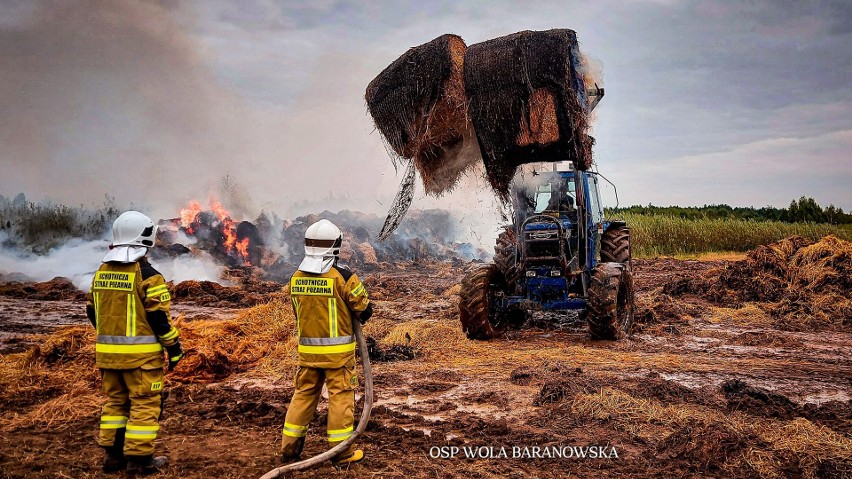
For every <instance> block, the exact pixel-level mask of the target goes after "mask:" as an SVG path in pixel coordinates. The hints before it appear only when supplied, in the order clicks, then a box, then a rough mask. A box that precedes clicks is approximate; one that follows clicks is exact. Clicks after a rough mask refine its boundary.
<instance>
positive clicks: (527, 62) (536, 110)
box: [464, 29, 593, 199]
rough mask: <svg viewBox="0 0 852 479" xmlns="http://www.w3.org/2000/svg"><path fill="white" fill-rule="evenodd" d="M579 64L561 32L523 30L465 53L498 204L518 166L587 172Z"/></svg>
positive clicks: (476, 122)
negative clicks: (542, 164)
mask: <svg viewBox="0 0 852 479" xmlns="http://www.w3.org/2000/svg"><path fill="white" fill-rule="evenodd" d="M579 61H580V59H579V51H578V47H577V37H576V34H575V33H574V32H573V31H572V30H565V29H556V30H547V31H523V32H519V33H515V34H512V35H508V36H505V37H500V38H495V39H493V40H488V41H486V42H482V43H477V44H475V45H471V46H470V47H469V48H468V51H467V54H466V55H465V64H464V77H465V78H464V79H465V90H466V92H467V96H468V99H469V103H468V105H469V106H468V113H469V115H470V118H471V121H472V123H473V126H474V130H475V131H476V136H477V139H478V141H479V146H480V152H481V154H482V159H483V162H484V163H485V169H486V173H487V175H488V179H489V181H490V182H491V186H492V187H493V188H494V190H495V191H496V192H497V193H498V194H499V195H500V196H501V197H502V198H504V199H506V198H507V196H508V188H509V183H510V182H511V180H512V178H513V176H514V173H515V170H516V168H517V167H518V166H519V165H521V164H524V163H530V162H535V161H569V160H570V161H572V162H574V164H575V165H576V166H577V167H578V168H579V169H587V168H588V167H590V166H591V162H592V142H593V141H592V139H591V137H589V136H588V135H587V134H586V133H587V130H588V126H589V125H588V118H587V112H586V110H585V107H584V106H582V101H583V98H584V97H585V87H584V86H583V80H582V75H581V73H580V71H579V66H580V65H579ZM578 94H579V95H581V96H580V97H578Z"/></svg>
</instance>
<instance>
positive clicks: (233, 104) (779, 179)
mask: <svg viewBox="0 0 852 479" xmlns="http://www.w3.org/2000/svg"><path fill="white" fill-rule="evenodd" d="M549 28H571V29H574V30H576V31H577V34H578V38H579V40H580V44H581V49H582V50H583V51H584V52H585V53H586V54H588V55H590V56H592V57H594V58H596V59H597V60H598V61H599V62H600V63H601V64H602V65H603V76H604V86H605V87H606V92H607V94H606V98H604V100H603V101H602V102H601V104H600V105H599V107H598V110H597V115H596V120H595V125H594V136H595V137H596V139H597V146H596V149H595V158H596V161H597V163H598V166H599V169H600V171H601V172H602V173H603V174H605V175H606V176H607V177H608V178H609V179H610V180H612V181H613V182H614V183H615V184H616V185H618V188H619V190H618V192H619V197H620V200H621V203H622V204H648V203H653V204H656V205H671V204H678V205H702V204H714V203H728V204H731V205H737V206H747V205H754V206H763V205H774V206H786V205H787V204H788V203H789V202H790V200H791V199H793V198H797V197H799V196H801V195H806V196H812V197H814V198H815V199H816V200H817V201H818V202H820V203H821V204H824V205H827V204H829V203H833V204H835V205H837V206H840V207H842V208H844V210H852V192H850V191H852V189H850V184H852V158H850V156H851V155H850V152H852V81H850V79H852V3H850V2H848V1H842V0H841V1H820V2H816V1H814V2H808V1H770V0H767V1H749V2H733V1H722V0H713V1H711V0H706V1H677V0H649V1H638V0H637V1H621V2H619V1H607V0H604V1H597V2H589V1H584V2H579V1H576V2H575V1H553V2H501V1H495V0H491V1H481V2H462V1H458V2H456V1H447V2H440V1H434V2H433V1H428V2H425V1H412V2H385V1H371V2H344V1H339V2H338V1H325V0H321V1H312V2H288V1H276V0H256V1H250V0H245V1H239V2H237V1H224V0H215V1H210V0H207V1H201V0H198V1H196V2H183V1H173V0H163V1H160V2H140V1H123V0H111V1H82V0H57V1H54V2H33V1H30V0H22V1H16V0H0V166H1V167H2V169H0V194H4V195H6V196H9V195H13V194H15V193H17V192H18V191H24V192H25V193H27V195H28V196H29V197H30V198H42V197H46V198H51V199H53V200H56V201H62V202H66V203H67V202H72V203H73V202H92V201H95V202H97V201H100V200H101V199H102V198H103V196H104V195H105V194H106V195H110V196H113V197H115V198H116V200H117V201H118V202H119V203H120V204H127V203H133V204H135V205H145V206H147V207H150V208H152V209H153V210H155V211H156V212H157V213H158V214H160V215H161V216H167V215H168V214H169V212H168V211H169V210H170V209H172V210H173V209H174V208H175V205H176V204H180V203H182V202H184V201H186V200H188V199H190V198H204V197H206V196H207V195H208V194H209V193H210V192H211V191H214V190H215V189H216V188H217V186H216V185H218V184H219V181H220V179H221V178H222V177H223V176H224V175H229V176H230V177H231V178H232V179H233V181H234V182H235V183H236V184H237V185H239V186H240V188H241V190H242V191H243V192H244V193H243V195H242V196H243V197H244V198H247V205H248V206H247V207H248V208H249V210H251V209H260V208H264V207H265V208H271V209H275V210H276V211H280V212H285V214H286V212H287V211H294V210H298V209H299V208H302V209H306V208H307V209H310V208H324V207H331V208H337V209H341V208H348V209H356V210H362V211H371V212H376V213H382V212H384V211H385V209H386V207H387V205H388V203H389V201H390V199H391V198H392V197H393V194H394V192H395V190H396V186H397V184H398V181H399V179H400V177H399V176H398V175H397V173H396V172H395V170H394V168H393V166H392V165H391V161H390V159H389V157H388V155H387V153H386V152H385V149H384V147H383V145H382V142H381V139H380V137H379V135H378V133H377V132H375V131H374V130H373V127H372V122H371V120H370V118H369V117H368V115H367V114H366V108H365V106H364V100H363V94H364V90H365V88H366V85H367V83H368V82H369V81H370V80H371V79H372V78H373V77H374V76H375V75H376V74H377V73H378V72H380V71H381V70H382V69H383V68H384V67H385V66H387V65H388V64H389V63H390V62H392V61H393V60H394V59H395V58H396V57H398V56H399V55H400V54H402V53H403V52H404V51H405V50H406V49H407V48H409V47H411V46H415V45H418V44H421V43H424V42H426V41H429V40H431V39H432V38H434V37H436V36H438V35H440V34H443V33H455V34H458V35H460V36H462V37H463V38H464V39H465V41H466V42H467V43H468V44H472V43H476V42H480V41H483V40H486V39H489V38H494V37H497V36H501V35H506V34H509V33H513V32H516V31H519V30H526V29H530V30H543V29H549ZM400 173H401V172H400ZM470 182H471V185H472V186H474V187H475V186H477V185H481V184H482V183H481V182H480V180H478V179H477V178H475V177H473V178H471V180H470ZM475 191H476V189H475V188H464V189H463V191H461V192H459V193H457V194H451V195H448V196H446V197H444V198H442V199H440V200H438V201H435V200H432V199H429V198H425V197H423V196H422V195H419V197H418V198H417V199H416V200H415V204H414V206H415V207H429V206H432V205H440V206H452V205H456V206H458V205H459V204H463V205H464V206H467V205H471V204H472V205H475V206H476V207H477V208H483V209H487V208H490V205H491V204H492V201H491V197H490V195H489V194H488V193H487V192H479V193H477V192H475ZM474 199H475V201H472V200H474Z"/></svg>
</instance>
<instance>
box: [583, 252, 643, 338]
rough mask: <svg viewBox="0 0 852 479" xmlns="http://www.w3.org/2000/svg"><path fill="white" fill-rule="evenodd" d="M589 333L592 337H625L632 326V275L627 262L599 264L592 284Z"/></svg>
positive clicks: (589, 306) (593, 274) (589, 304)
mask: <svg viewBox="0 0 852 479" xmlns="http://www.w3.org/2000/svg"><path fill="white" fill-rule="evenodd" d="M588 293H589V301H588V314H587V315H586V317H587V320H588V322H589V333H591V336H592V339H622V338H624V337H625V336H627V334H628V333H629V332H630V327H631V326H632V325H633V307H634V290H633V275H632V274H631V273H630V270H629V269H628V268H627V265H626V264H621V263H600V264H598V265H597V266H596V267H595V269H594V270H592V282H591V284H590V285H589V290H588Z"/></svg>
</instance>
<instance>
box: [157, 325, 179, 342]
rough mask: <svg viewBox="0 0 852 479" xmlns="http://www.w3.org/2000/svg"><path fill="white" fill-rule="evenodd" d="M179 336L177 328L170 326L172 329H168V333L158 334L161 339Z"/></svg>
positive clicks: (169, 339) (166, 339)
mask: <svg viewBox="0 0 852 479" xmlns="http://www.w3.org/2000/svg"><path fill="white" fill-rule="evenodd" d="M178 336H179V333H178V330H177V328H176V327H174V326H172V329H170V330H169V332H168V333H166V334H164V335H162V336H160V339H162V340H163V341H171V340H172V339H175V338H177V337H178Z"/></svg>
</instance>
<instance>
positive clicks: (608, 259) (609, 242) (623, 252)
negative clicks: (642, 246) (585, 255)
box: [601, 226, 632, 268]
mask: <svg viewBox="0 0 852 479" xmlns="http://www.w3.org/2000/svg"><path fill="white" fill-rule="evenodd" d="M630 257H631V253H630V228H628V227H627V226H611V227H610V228H609V229H607V230H606V231H605V232H604V234H603V236H602V237H601V263H621V264H624V265H626V266H627V267H628V268H631V266H632V265H631V262H630Z"/></svg>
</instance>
